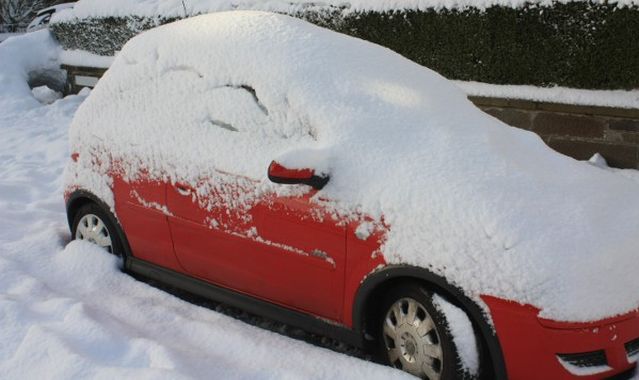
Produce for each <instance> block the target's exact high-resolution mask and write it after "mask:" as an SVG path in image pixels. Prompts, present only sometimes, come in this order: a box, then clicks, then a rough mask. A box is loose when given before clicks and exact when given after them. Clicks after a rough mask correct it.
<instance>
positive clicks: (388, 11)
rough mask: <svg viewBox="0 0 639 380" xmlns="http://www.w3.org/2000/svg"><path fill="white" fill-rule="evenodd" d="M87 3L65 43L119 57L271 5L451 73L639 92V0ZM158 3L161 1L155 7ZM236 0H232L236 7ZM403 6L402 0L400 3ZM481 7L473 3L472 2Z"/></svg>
mask: <svg viewBox="0 0 639 380" xmlns="http://www.w3.org/2000/svg"><path fill="white" fill-rule="evenodd" d="M120 3H122V2H119V1H116V2H108V3H107V2H103V1H102V2H101V1H96V0H83V1H81V2H80V3H78V6H76V9H74V11H73V12H69V13H67V14H66V15H61V17H57V19H56V20H54V23H53V25H52V29H53V33H54V34H55V36H56V37H57V39H58V40H59V41H60V42H61V44H62V46H63V47H64V48H65V49H72V50H75V49H80V50H88V51H91V52H93V53H97V54H100V55H113V54H114V53H115V52H116V51H118V50H120V49H121V48H122V46H123V45H124V43H125V42H126V41H127V40H128V39H129V38H131V37H132V36H134V35H136V34H138V33H140V32H141V31H143V30H145V29H149V28H152V27H155V26H157V25H160V24H165V23H168V22H172V21H174V20H176V19H178V18H183V17H185V15H188V16H191V15H195V14H198V13H206V12H211V11H219V10H226V9H231V8H233V9H237V8H247V9H266V10H272V11H276V12H280V13H286V14H289V15H293V16H296V17H300V18H303V19H306V20H308V21H311V22H313V23H315V24H318V25H321V26H324V27H328V28H330V29H333V30H337V31H339V32H342V33H346V34H350V35H353V36H355V37H359V38H362V39H366V40H369V41H372V42H375V43H378V44H380V45H383V46H386V47H389V48H391V49H393V50H395V51H397V52H399V53H400V54H402V55H404V56H406V57H407V58H410V59H411V60H413V61H415V62H417V63H420V64H422V65H424V66H427V67H429V68H432V69H434V70H436V71H438V72H440V73H442V74H443V75H444V76H446V77H448V78H451V79H459V80H472V81H480V82H488V83H498V84H530V85H541V86H544V85H561V86H567V87H576V88H590V89H611V88H617V89H631V88H639V70H636V67H638V66H639V39H638V38H636V35H637V33H638V32H639V5H638V4H639V2H637V1H635V0H623V1H618V2H614V1H610V2H604V1H599V0H590V1H553V2H540V1H532V2H530V1H528V2H526V1H512V0H509V1H502V0H482V1H449V0H415V1H412V2H408V3H409V5H405V4H407V2H393V1H385V2H382V1H368V2H366V1H358V0H351V1H350V2H340V3H337V2H334V3H335V5H331V4H332V3H333V2H330V1H329V2H325V3H323V4H326V5H314V4H307V3H305V2H304V1H303V0H297V1H287V2H283V1H257V0H252V1H248V0H245V1H240V2H239V3H237V4H235V5H233V4H231V3H230V2H226V1H211V0H190V1H188V0H187V1H185V2H184V7H183V5H182V2H181V1H175V0H172V1H163V2H157V1H155V2H154V1H144V2H142V1H127V2H123V3H122V4H120ZM156 3H157V4H156ZM227 3H228V4H227ZM395 3H397V4H404V5H402V6H400V5H396V4H395ZM469 4H472V5H474V6H469Z"/></svg>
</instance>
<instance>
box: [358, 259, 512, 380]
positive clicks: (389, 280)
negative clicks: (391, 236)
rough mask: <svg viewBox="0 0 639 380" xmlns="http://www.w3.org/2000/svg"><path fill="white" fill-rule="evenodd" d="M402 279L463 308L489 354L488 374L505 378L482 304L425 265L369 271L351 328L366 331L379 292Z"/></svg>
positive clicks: (399, 282)
mask: <svg viewBox="0 0 639 380" xmlns="http://www.w3.org/2000/svg"><path fill="white" fill-rule="evenodd" d="M403 282H419V283H421V284H423V285H424V286H425V287H427V288H429V289H432V290H434V291H437V292H438V293H439V294H441V295H443V296H445V297H446V298H447V299H448V300H449V301H450V302H452V303H453V304H455V305H456V306H457V307H459V308H461V309H462V310H464V312H465V313H466V314H467V315H468V316H469V318H470V319H471V321H472V323H473V325H474V326H475V327H476V329H477V330H478V331H477V332H478V335H479V338H480V339H482V342H483V343H484V347H485V349H484V351H485V354H487V355H488V356H489V357H490V359H489V360H490V364H491V369H490V371H489V372H490V377H491V378H495V379H506V378H507V374H506V366H505V363H504V357H503V353H502V350H501V345H500V343H499V339H498V338H497V335H496V334H495V331H494V329H493V327H492V326H491V325H490V324H489V323H488V321H487V320H486V317H485V316H484V311H483V310H482V308H481V307H479V306H478V305H477V304H476V303H475V302H474V301H472V300H471V299H470V298H468V297H467V296H466V295H465V294H464V292H463V291H462V290H461V289H460V288H458V287H456V286H453V285H451V284H449V283H448V282H447V281H446V280H445V279H444V278H443V277H441V276H439V275H436V274H434V273H432V272H431V271H429V270H427V269H425V268H420V267H415V266H410V265H388V266H386V267H384V268H383V269H381V270H379V271H376V272H374V273H372V274H371V275H369V276H368V277H367V278H366V279H365V280H364V281H363V283H362V284H361V286H360V287H359V289H358V291H357V295H356V297H355V304H354V307H353V327H354V329H355V330H356V331H360V332H361V334H362V335H364V334H366V329H367V325H370V323H371V322H372V321H371V319H373V318H376V309H375V308H376V306H378V302H379V300H380V298H381V297H379V295H381V294H383V292H385V291H387V290H388V289H390V288H391V287H394V286H396V285H398V284H401V283H403ZM367 335H368V334H367ZM480 355H481V353H480Z"/></svg>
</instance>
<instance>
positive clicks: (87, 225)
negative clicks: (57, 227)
mask: <svg viewBox="0 0 639 380" xmlns="http://www.w3.org/2000/svg"><path fill="white" fill-rule="evenodd" d="M71 237H72V239H73V240H86V241H88V242H90V243H93V244H96V245H97V246H99V247H101V248H103V249H104V250H106V251H107V252H109V253H111V254H114V255H116V256H118V257H121V258H123V259H124V258H126V251H125V244H124V233H123V232H122V230H121V229H120V226H119V225H118V223H117V221H116V219H115V216H114V215H113V214H112V213H111V212H110V211H107V210H105V209H104V208H103V207H101V206H99V205H97V204H95V203H87V204H85V205H83V206H81V207H80V208H79V209H78V211H77V212H76V214H75V216H74V217H73V224H72V225H71Z"/></svg>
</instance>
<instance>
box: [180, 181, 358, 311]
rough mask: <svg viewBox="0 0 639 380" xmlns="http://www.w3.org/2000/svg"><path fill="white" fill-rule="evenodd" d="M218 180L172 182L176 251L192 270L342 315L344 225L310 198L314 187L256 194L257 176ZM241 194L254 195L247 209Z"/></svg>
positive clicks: (256, 293)
mask: <svg viewBox="0 0 639 380" xmlns="http://www.w3.org/2000/svg"><path fill="white" fill-rule="evenodd" d="M218 180H219V181H220V182H219V183H217V184H216V186H213V187H211V186H196V187H197V188H194V187H190V186H187V185H183V184H180V183H176V184H170V185H169V186H168V192H167V204H168V207H169V209H170V210H171V215H170V216H169V224H170V228H171V233H172V236H173V242H174V248H175V253H176V255H177V257H178V259H179V261H180V263H181V265H182V266H183V267H184V268H185V270H186V271H187V273H189V274H190V275H192V276H195V277H198V278H201V279H203V280H206V281H209V282H212V283H214V284H217V285H221V286H224V287H227V288H231V289H234V290H236V291H240V292H243V293H247V294H250V295H252V296H256V297H259V298H262V299H265V300H268V301H271V302H274V303H278V304H281V305H284V306H286V307H290V308H294V309H297V310H300V311H304V312H309V313H313V314H316V315H319V316H322V317H325V318H330V319H334V320H338V319H339V318H340V316H341V305H342V288H343V283H344V264H345V255H346V252H345V245H346V241H345V240H346V236H345V227H344V226H343V225H342V224H340V223H338V222H337V221H336V220H334V219H333V218H332V217H330V216H329V215H328V213H327V212H325V211H324V210H323V209H322V207H321V206H319V205H316V204H314V203H313V202H312V201H311V197H312V195H313V193H314V191H311V189H310V187H306V186H304V188H305V190H307V192H306V193H305V194H304V195H301V196H278V195H276V194H275V193H272V192H267V193H263V194H260V195H259V196H257V197H255V196H254V194H255V193H256V192H257V191H256V190H257V187H258V184H259V183H258V182H256V181H253V180H250V179H247V178H242V177H240V176H232V175H222V176H221V178H220V179H218ZM300 186H303V185H300ZM202 188H210V189H211V190H209V191H208V192H203V191H202V190H201V189H202ZM234 199H236V200H238V199H243V200H246V199H252V200H251V201H250V202H248V205H247V204H246V202H244V203H243V205H242V206H241V207H240V206H238V205H237V204H235V205H234Z"/></svg>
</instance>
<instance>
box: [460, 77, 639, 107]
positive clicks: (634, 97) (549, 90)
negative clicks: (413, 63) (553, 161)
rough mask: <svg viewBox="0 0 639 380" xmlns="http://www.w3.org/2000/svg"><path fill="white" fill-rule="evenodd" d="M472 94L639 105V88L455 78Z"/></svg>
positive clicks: (596, 104)
mask: <svg viewBox="0 0 639 380" xmlns="http://www.w3.org/2000/svg"><path fill="white" fill-rule="evenodd" d="M453 82H454V83H455V84H456V85H457V86H458V87H459V88H461V89H462V90H463V91H464V92H465V93H466V94H468V95H470V96H483V97H495V98H506V99H524V100H533V101H540V102H549V103H562V104H576V105H585V106H600V107H618V108H639V89H636V90H582V89H577V88H568V87H536V86H525V85H502V84H490V83H481V82H465V81H453Z"/></svg>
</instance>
